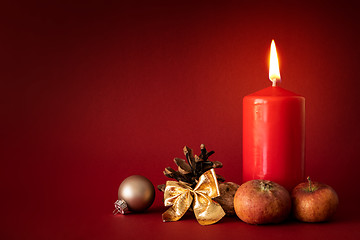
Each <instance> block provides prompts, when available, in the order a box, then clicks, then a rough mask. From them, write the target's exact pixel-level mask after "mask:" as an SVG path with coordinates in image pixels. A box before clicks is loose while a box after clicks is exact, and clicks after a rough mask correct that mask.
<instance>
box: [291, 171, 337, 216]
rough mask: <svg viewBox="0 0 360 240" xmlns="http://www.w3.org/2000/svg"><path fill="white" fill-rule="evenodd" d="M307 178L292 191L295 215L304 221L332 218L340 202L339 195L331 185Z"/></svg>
mask: <svg viewBox="0 0 360 240" xmlns="http://www.w3.org/2000/svg"><path fill="white" fill-rule="evenodd" d="M307 179H308V182H305V183H300V184H299V185H297V186H296V187H295V188H294V189H293V190H292V192H291V198H292V203H293V215H294V216H295V218H296V219H298V220H300V221H303V222H323V221H328V220H330V219H331V217H332V216H333V215H334V213H335V212H336V208H337V206H338V204H339V198H338V195H337V194H336V192H335V190H334V189H332V188H331V187H330V186H328V185H326V184H323V183H318V182H311V180H310V177H308V178H307Z"/></svg>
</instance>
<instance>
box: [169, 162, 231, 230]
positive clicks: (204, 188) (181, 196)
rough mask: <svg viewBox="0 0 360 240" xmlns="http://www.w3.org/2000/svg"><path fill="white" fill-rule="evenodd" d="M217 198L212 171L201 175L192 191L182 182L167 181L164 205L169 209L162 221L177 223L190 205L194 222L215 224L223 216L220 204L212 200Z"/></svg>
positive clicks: (218, 194)
mask: <svg viewBox="0 0 360 240" xmlns="http://www.w3.org/2000/svg"><path fill="white" fill-rule="evenodd" d="M218 196H220V191H219V186H218V182H217V179H216V174H215V171H214V169H211V170H209V171H206V172H205V173H204V174H203V175H201V176H200V178H199V182H198V183H197V184H196V186H195V188H194V189H192V188H191V187H190V186H189V185H188V184H186V183H184V182H176V181H167V182H166V187H165V193H164V204H165V206H166V207H168V206H171V207H170V208H169V209H168V210H167V211H166V212H164V213H163V215H162V219H163V221H164V222H169V221H177V220H179V219H180V218H181V217H182V216H184V214H185V213H186V211H187V210H188V209H189V207H190V206H191V204H192V205H193V210H194V213H195V217H196V220H197V221H198V222H199V223H200V224H201V225H209V224H213V223H216V222H217V221H219V220H220V219H221V218H222V217H224V216H225V212H224V210H223V209H222V208H221V206H220V204H218V203H217V202H214V201H213V200H212V198H215V197H218ZM194 198H195V201H193V199H194Z"/></svg>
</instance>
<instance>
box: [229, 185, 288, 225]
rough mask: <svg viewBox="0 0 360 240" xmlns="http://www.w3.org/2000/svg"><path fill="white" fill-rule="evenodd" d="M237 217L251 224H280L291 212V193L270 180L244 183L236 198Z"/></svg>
mask: <svg viewBox="0 0 360 240" xmlns="http://www.w3.org/2000/svg"><path fill="white" fill-rule="evenodd" d="M234 208H235V212H236V215H237V216H238V217H239V218H240V219H241V220H242V221H244V222H246V223H249V224H268V223H280V222H282V221H284V220H285V219H286V218H287V217H288V216H289V214H290V211H291V198H290V194H289V192H288V191H287V190H286V189H285V188H284V187H282V186H281V185H279V184H277V183H275V182H272V181H268V180H250V181H248V182H245V183H243V184H242V185H241V186H240V187H239V189H238V190H237V191H236V193H235V196H234Z"/></svg>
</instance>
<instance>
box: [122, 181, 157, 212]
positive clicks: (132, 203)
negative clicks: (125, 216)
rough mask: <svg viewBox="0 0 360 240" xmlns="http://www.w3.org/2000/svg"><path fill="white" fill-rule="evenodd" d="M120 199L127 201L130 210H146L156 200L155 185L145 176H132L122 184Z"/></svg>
mask: <svg viewBox="0 0 360 240" xmlns="http://www.w3.org/2000/svg"><path fill="white" fill-rule="evenodd" d="M118 199H119V200H123V201H125V202H126V205H127V208H128V210H130V211H133V212H141V211H144V210H146V209H147V208H149V207H150V206H151V205H152V203H153V202H154V199H155V189H154V185H153V184H152V183H151V182H150V180H149V179H147V178H146V177H144V176H140V175H133V176H130V177H128V178H126V179H125V180H124V181H123V182H122V183H121V184H120V186H119V191H118Z"/></svg>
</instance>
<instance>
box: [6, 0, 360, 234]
mask: <svg viewBox="0 0 360 240" xmlns="http://www.w3.org/2000/svg"><path fill="white" fill-rule="evenodd" d="M130 2H131V1H129V2H124V1H123V2H118V1H112V2H111V1H110V2H105V1H28V2H26V1H23V2H20V1H9V2H7V3H6V2H3V3H2V4H1V5H2V6H1V10H0V11H1V14H0V27H1V38H0V59H1V63H0V66H1V71H0V79H1V85H0V91H1V93H0V98H1V101H0V103H1V111H0V112H1V130H0V131H1V145H0V147H1V153H0V154H1V156H0V157H1V167H0V171H1V172H0V176H1V179H0V180H1V181H0V186H1V208H2V210H1V214H0V216H1V230H0V237H1V238H2V239H84V238H86V239H91V238H93V239H104V238H111V239H122V238H124V239H131V238H136V237H139V236H140V235H143V234H146V236H148V237H149V236H156V237H157V238H162V237H163V238H167V239H178V238H181V237H183V234H186V235H189V236H188V238H193V237H194V238H198V237H199V236H200V235H203V236H204V237H208V238H211V237H214V238H217V239H219V238H220V237H221V238H231V237H241V238H243V239H256V238H259V237H266V238H267V239H271V238H273V239H275V238H276V239H278V238H281V237H285V238H289V237H291V238H293V239H301V238H303V237H306V236H312V237H327V238H329V237H330V238H331V237H332V238H334V239H335V238H339V237H340V236H341V237H342V238H344V239H348V238H358V237H359V231H357V230H356V228H358V227H359V226H360V225H359V218H358V214H359V207H358V201H359V196H360V195H359V190H358V183H357V179H358V177H357V176H358V172H359V168H360V159H359V149H360V139H359V134H360V131H359V127H358V124H359V120H360V119H359V96H358V93H359V89H358V86H359V80H360V79H359V74H360V73H359V67H358V66H359V57H360V44H359V43H360V37H359V31H360V29H359V26H360V21H359V20H360V17H359V8H358V6H357V5H356V4H355V1H354V2H349V1H341V2H340V1H339V2H335V1H331V2H330V1H296V3H295V1H294V2H291V1H204V2H201V1H198V2H195V1H149V2H148V3H145V2H136V1H134V2H133V3H130ZM135 2H136V3H135ZM150 2H151V3H150ZM271 39H275V41H276V44H277V49H278V54H279V58H280V68H281V75H282V79H283V83H282V85H281V86H282V87H284V88H286V89H288V90H290V91H294V92H296V93H299V94H301V95H303V96H305V98H306V174H307V175H310V176H312V178H313V179H314V180H318V181H321V182H325V183H327V184H329V185H331V186H333V187H334V188H335V190H336V191H337V192H338V194H339V197H340V207H339V211H338V212H337V215H336V217H335V220H334V221H333V222H330V223H326V224H300V223H296V222H293V221H290V222H288V223H286V224H282V225H276V226H262V227H259V226H250V225H247V224H245V223H242V222H241V221H240V220H238V219H237V218H225V219H224V220H222V221H221V222H219V223H218V224H216V225H213V226H209V227H201V226H200V225H198V224H197V222H196V221H195V219H194V217H193V216H192V215H191V214H190V215H189V216H188V217H185V219H183V220H181V221H179V222H176V223H166V224H165V223H162V222H161V213H162V211H163V208H162V207H161V206H162V200H161V199H162V194H161V193H160V192H157V197H156V200H155V203H154V205H153V207H152V208H151V209H150V211H149V212H148V213H146V214H133V215H129V216H119V215H118V216H115V217H114V216H112V215H111V212H112V210H113V202H114V201H115V200H116V199H117V189H118V186H119V184H120V183H121V181H122V180H124V178H125V177H127V176H129V175H132V174H142V175H144V176H146V177H148V178H149V179H150V180H151V181H152V182H153V184H154V185H158V184H161V183H165V181H166V180H167V179H166V178H165V177H164V176H163V174H162V171H163V169H164V168H165V167H167V166H172V167H175V164H174V163H173V161H172V159H173V158H174V157H182V156H183V154H182V148H183V146H184V145H188V146H190V147H192V148H193V149H194V150H195V152H198V151H199V145H200V144H201V143H205V144H206V146H207V147H208V149H209V150H215V152H216V154H215V155H214V156H213V157H212V159H213V160H218V161H221V162H222V163H223V164H224V167H223V168H222V169H221V170H219V171H217V172H218V173H219V174H221V175H223V176H225V177H226V179H227V180H228V181H234V182H237V183H241V161H242V156H241V155H242V98H243V97H244V96H245V95H247V94H250V93H252V92H255V91H257V90H260V89H262V88H265V87H267V86H270V84H271V83H270V82H269V80H268V65H267V64H268V63H267V61H268V53H269V47H270V42H271ZM189 230H190V231H189ZM203 230H206V231H203ZM175 233H176V234H177V235H175Z"/></svg>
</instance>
